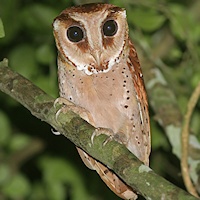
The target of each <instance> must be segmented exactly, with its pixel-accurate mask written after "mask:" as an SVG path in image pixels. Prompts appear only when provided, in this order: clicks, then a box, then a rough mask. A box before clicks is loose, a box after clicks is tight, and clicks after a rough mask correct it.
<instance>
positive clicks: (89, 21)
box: [53, 5, 128, 75]
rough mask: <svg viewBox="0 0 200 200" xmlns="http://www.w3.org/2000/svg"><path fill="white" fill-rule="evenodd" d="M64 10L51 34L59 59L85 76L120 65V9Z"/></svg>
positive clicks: (124, 32) (123, 29)
mask: <svg viewBox="0 0 200 200" xmlns="http://www.w3.org/2000/svg"><path fill="white" fill-rule="evenodd" d="M108 7H109V9H106V7H101V9H96V8H94V7H91V9H93V10H90V11H88V10H87V9H86V7H82V8H84V9H85V10H84V9H82V10H77V9H75V10H72V11H71V12H69V10H68V9H66V10H65V11H63V12H62V13H61V15H59V16H58V17H57V18H56V19H55V21H54V24H53V25H54V35H55V36H56V37H55V38H56V42H57V47H58V50H59V52H60V54H61V55H62V56H63V58H64V59H65V60H66V61H67V62H69V63H70V64H72V65H73V66H75V67H76V68H77V69H78V70H80V71H83V72H84V73H85V74H87V75H92V74H98V73H107V72H108V71H109V70H111V69H112V68H113V66H114V65H115V64H117V63H118V62H120V60H121V58H122V55H125V54H124V51H126V44H127V42H126V41H127V40H128V26H127V22H126V12H125V10H124V9H120V8H118V7H114V6H110V5H108Z"/></svg>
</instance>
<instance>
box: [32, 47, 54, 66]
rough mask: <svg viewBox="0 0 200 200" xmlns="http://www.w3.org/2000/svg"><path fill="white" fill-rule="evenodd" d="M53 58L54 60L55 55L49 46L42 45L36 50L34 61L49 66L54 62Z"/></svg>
mask: <svg viewBox="0 0 200 200" xmlns="http://www.w3.org/2000/svg"><path fill="white" fill-rule="evenodd" d="M55 58H56V53H55V51H54V49H53V48H52V47H51V46H50V45H49V44H42V45H41V46H40V47H39V48H38V49H37V50H36V59H37V61H38V62H40V63H41V64H44V65H45V64H47V65H50V64H51V63H52V62H53V61H55Z"/></svg>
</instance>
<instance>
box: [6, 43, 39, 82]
mask: <svg viewBox="0 0 200 200" xmlns="http://www.w3.org/2000/svg"><path fill="white" fill-rule="evenodd" d="M9 63H10V67H11V68H12V69H14V70H15V71H17V72H18V73H20V74H22V75H23V76H25V77H26V78H29V79H31V78H33V76H34V75H35V76H36V75H37V67H38V65H37V62H36V58H35V48H34V47H33V46H30V45H28V44H21V45H19V46H17V47H15V48H14V49H13V50H12V51H11V53H10V55H9Z"/></svg>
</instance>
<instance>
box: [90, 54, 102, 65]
mask: <svg viewBox="0 0 200 200" xmlns="http://www.w3.org/2000/svg"><path fill="white" fill-rule="evenodd" d="M91 55H92V57H93V58H94V59H95V61H96V63H97V65H98V66H100V65H101V53H100V52H99V51H97V50H96V51H93V52H92V53H91Z"/></svg>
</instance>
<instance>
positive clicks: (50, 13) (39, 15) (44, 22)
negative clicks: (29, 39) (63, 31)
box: [21, 3, 58, 32]
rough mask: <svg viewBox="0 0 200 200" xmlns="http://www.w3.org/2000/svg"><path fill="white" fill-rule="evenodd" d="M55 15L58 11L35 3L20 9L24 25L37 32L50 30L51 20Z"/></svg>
mask: <svg viewBox="0 0 200 200" xmlns="http://www.w3.org/2000/svg"><path fill="white" fill-rule="evenodd" d="M56 15H58V13H57V12H56V10H54V9H53V8H51V7H48V6H44V5H42V4H36V3H35V4H31V5H30V6H27V7H24V10H22V11H21V18H22V19H23V23H24V25H25V26H26V27H28V28H30V30H36V31H39V32H46V31H52V22H53V19H54V18H55V17H56Z"/></svg>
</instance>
